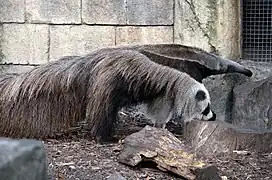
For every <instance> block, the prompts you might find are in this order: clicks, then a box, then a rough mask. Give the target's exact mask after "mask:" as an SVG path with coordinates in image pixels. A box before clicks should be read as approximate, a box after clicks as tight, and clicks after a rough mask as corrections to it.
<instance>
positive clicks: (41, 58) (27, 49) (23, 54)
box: [0, 24, 49, 64]
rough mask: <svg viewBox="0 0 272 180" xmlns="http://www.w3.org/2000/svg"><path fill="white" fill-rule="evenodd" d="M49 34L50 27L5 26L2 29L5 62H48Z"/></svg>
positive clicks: (2, 48)
mask: <svg viewBox="0 0 272 180" xmlns="http://www.w3.org/2000/svg"><path fill="white" fill-rule="evenodd" d="M48 33H49V26H48V25H44V24H3V25H2V28H1V29H0V39H1V40H2V42H1V50H0V52H1V51H2V54H3V56H4V58H3V61H4V62H7V63H15V64H41V63H46V62H48V46H49V38H48ZM0 59H1V57H0Z"/></svg>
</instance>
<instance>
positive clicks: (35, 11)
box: [26, 0, 81, 24]
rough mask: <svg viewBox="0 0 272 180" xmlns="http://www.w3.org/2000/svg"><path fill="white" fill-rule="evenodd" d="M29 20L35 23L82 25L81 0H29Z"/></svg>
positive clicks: (27, 3)
mask: <svg viewBox="0 0 272 180" xmlns="http://www.w3.org/2000/svg"><path fill="white" fill-rule="evenodd" d="M26 15H27V20H28V21H30V22H35V23H37V22H38V23H56V24H80V23H81V2H80V0H66V1H56V0H46V1H45V0H27V1H26Z"/></svg>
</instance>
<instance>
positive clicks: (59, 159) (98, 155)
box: [44, 114, 272, 180]
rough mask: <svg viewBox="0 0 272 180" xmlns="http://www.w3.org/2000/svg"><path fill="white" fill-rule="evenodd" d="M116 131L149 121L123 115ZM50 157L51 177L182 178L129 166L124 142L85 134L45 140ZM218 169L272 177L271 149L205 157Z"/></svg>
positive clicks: (258, 178) (236, 178)
mask: <svg viewBox="0 0 272 180" xmlns="http://www.w3.org/2000/svg"><path fill="white" fill-rule="evenodd" d="M120 117H121V118H120V119H121V120H120V124H119V125H118V126H117V128H116V129H117V132H118V133H116V134H117V135H116V136H117V137H118V138H123V137H125V136H126V135H129V134H131V133H133V132H136V131H138V130H139V129H140V128H142V127H143V126H145V125H146V119H144V118H143V117H139V116H138V117H137V116H135V117H133V118H132V117H131V116H130V117H128V116H127V114H122V115H121V116H120ZM168 129H169V130H170V131H171V132H173V133H174V134H175V135H176V136H177V137H178V138H180V139H181V140H182V136H181V134H182V133H181V132H178V131H177V129H178V130H179V131H180V129H182V127H179V126H177V125H173V124H171V123H170V125H168ZM44 144H45V149H46V151H47V157H48V173H49V179H50V180H51V179H52V180H53V179H54V180H56V179H57V180H64V179H65V180H66V179H69V180H70V179H71V180H77V179H78V180H87V179H88V180H89V179H90V180H91V179H93V180H103V179H108V178H109V176H111V175H112V174H115V173H119V175H121V176H123V177H124V178H126V179H129V180H130V179H131V180H132V179H133V180H134V179H139V180H140V179H143V180H170V179H172V180H174V179H177V180H178V179H182V178H181V177H178V176H176V175H174V174H171V173H167V172H162V171H160V170H158V169H156V167H155V165H154V164H141V165H139V166H138V167H128V166H126V165H124V164H121V163H118V161H117V159H118V154H119V153H120V150H121V147H122V145H121V143H118V142H116V143H108V144H97V143H95V142H94V141H91V140H88V139H86V138H82V135H78V134H77V135H71V136H69V137H65V138H63V139H58V140H56V139H54V140H47V141H45V142H44ZM202 158H203V159H205V161H206V162H207V161H208V162H209V163H210V164H212V165H215V166H216V167H217V168H218V169H219V173H220V176H223V178H225V179H226V178H227V179H230V180H271V179H272V152H271V153H268V154H254V153H251V152H248V153H245V154H237V153H233V154H232V155H221V156H214V157H202Z"/></svg>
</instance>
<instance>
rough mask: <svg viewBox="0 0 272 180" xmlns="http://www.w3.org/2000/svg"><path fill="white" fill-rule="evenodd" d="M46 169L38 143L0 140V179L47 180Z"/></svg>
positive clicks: (43, 155) (43, 152)
mask: <svg viewBox="0 0 272 180" xmlns="http://www.w3.org/2000/svg"><path fill="white" fill-rule="evenodd" d="M46 167H47V166H46V154H45V151H44V148H43V144H42V143H41V142H40V141H36V140H11V139H6V138H0V179H3V180H4V179H10V180H15V179H22V180H47V179H48V177H47V170H46Z"/></svg>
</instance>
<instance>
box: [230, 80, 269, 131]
mask: <svg viewBox="0 0 272 180" xmlns="http://www.w3.org/2000/svg"><path fill="white" fill-rule="evenodd" d="M233 105H234V107H233V115H232V118H233V124H235V125H239V126H241V127H249V128H259V129H272V76H270V77H268V78H266V79H263V80H260V81H255V82H247V83H244V84H242V85H240V86H237V87H235V88H234V103H233Z"/></svg>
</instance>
